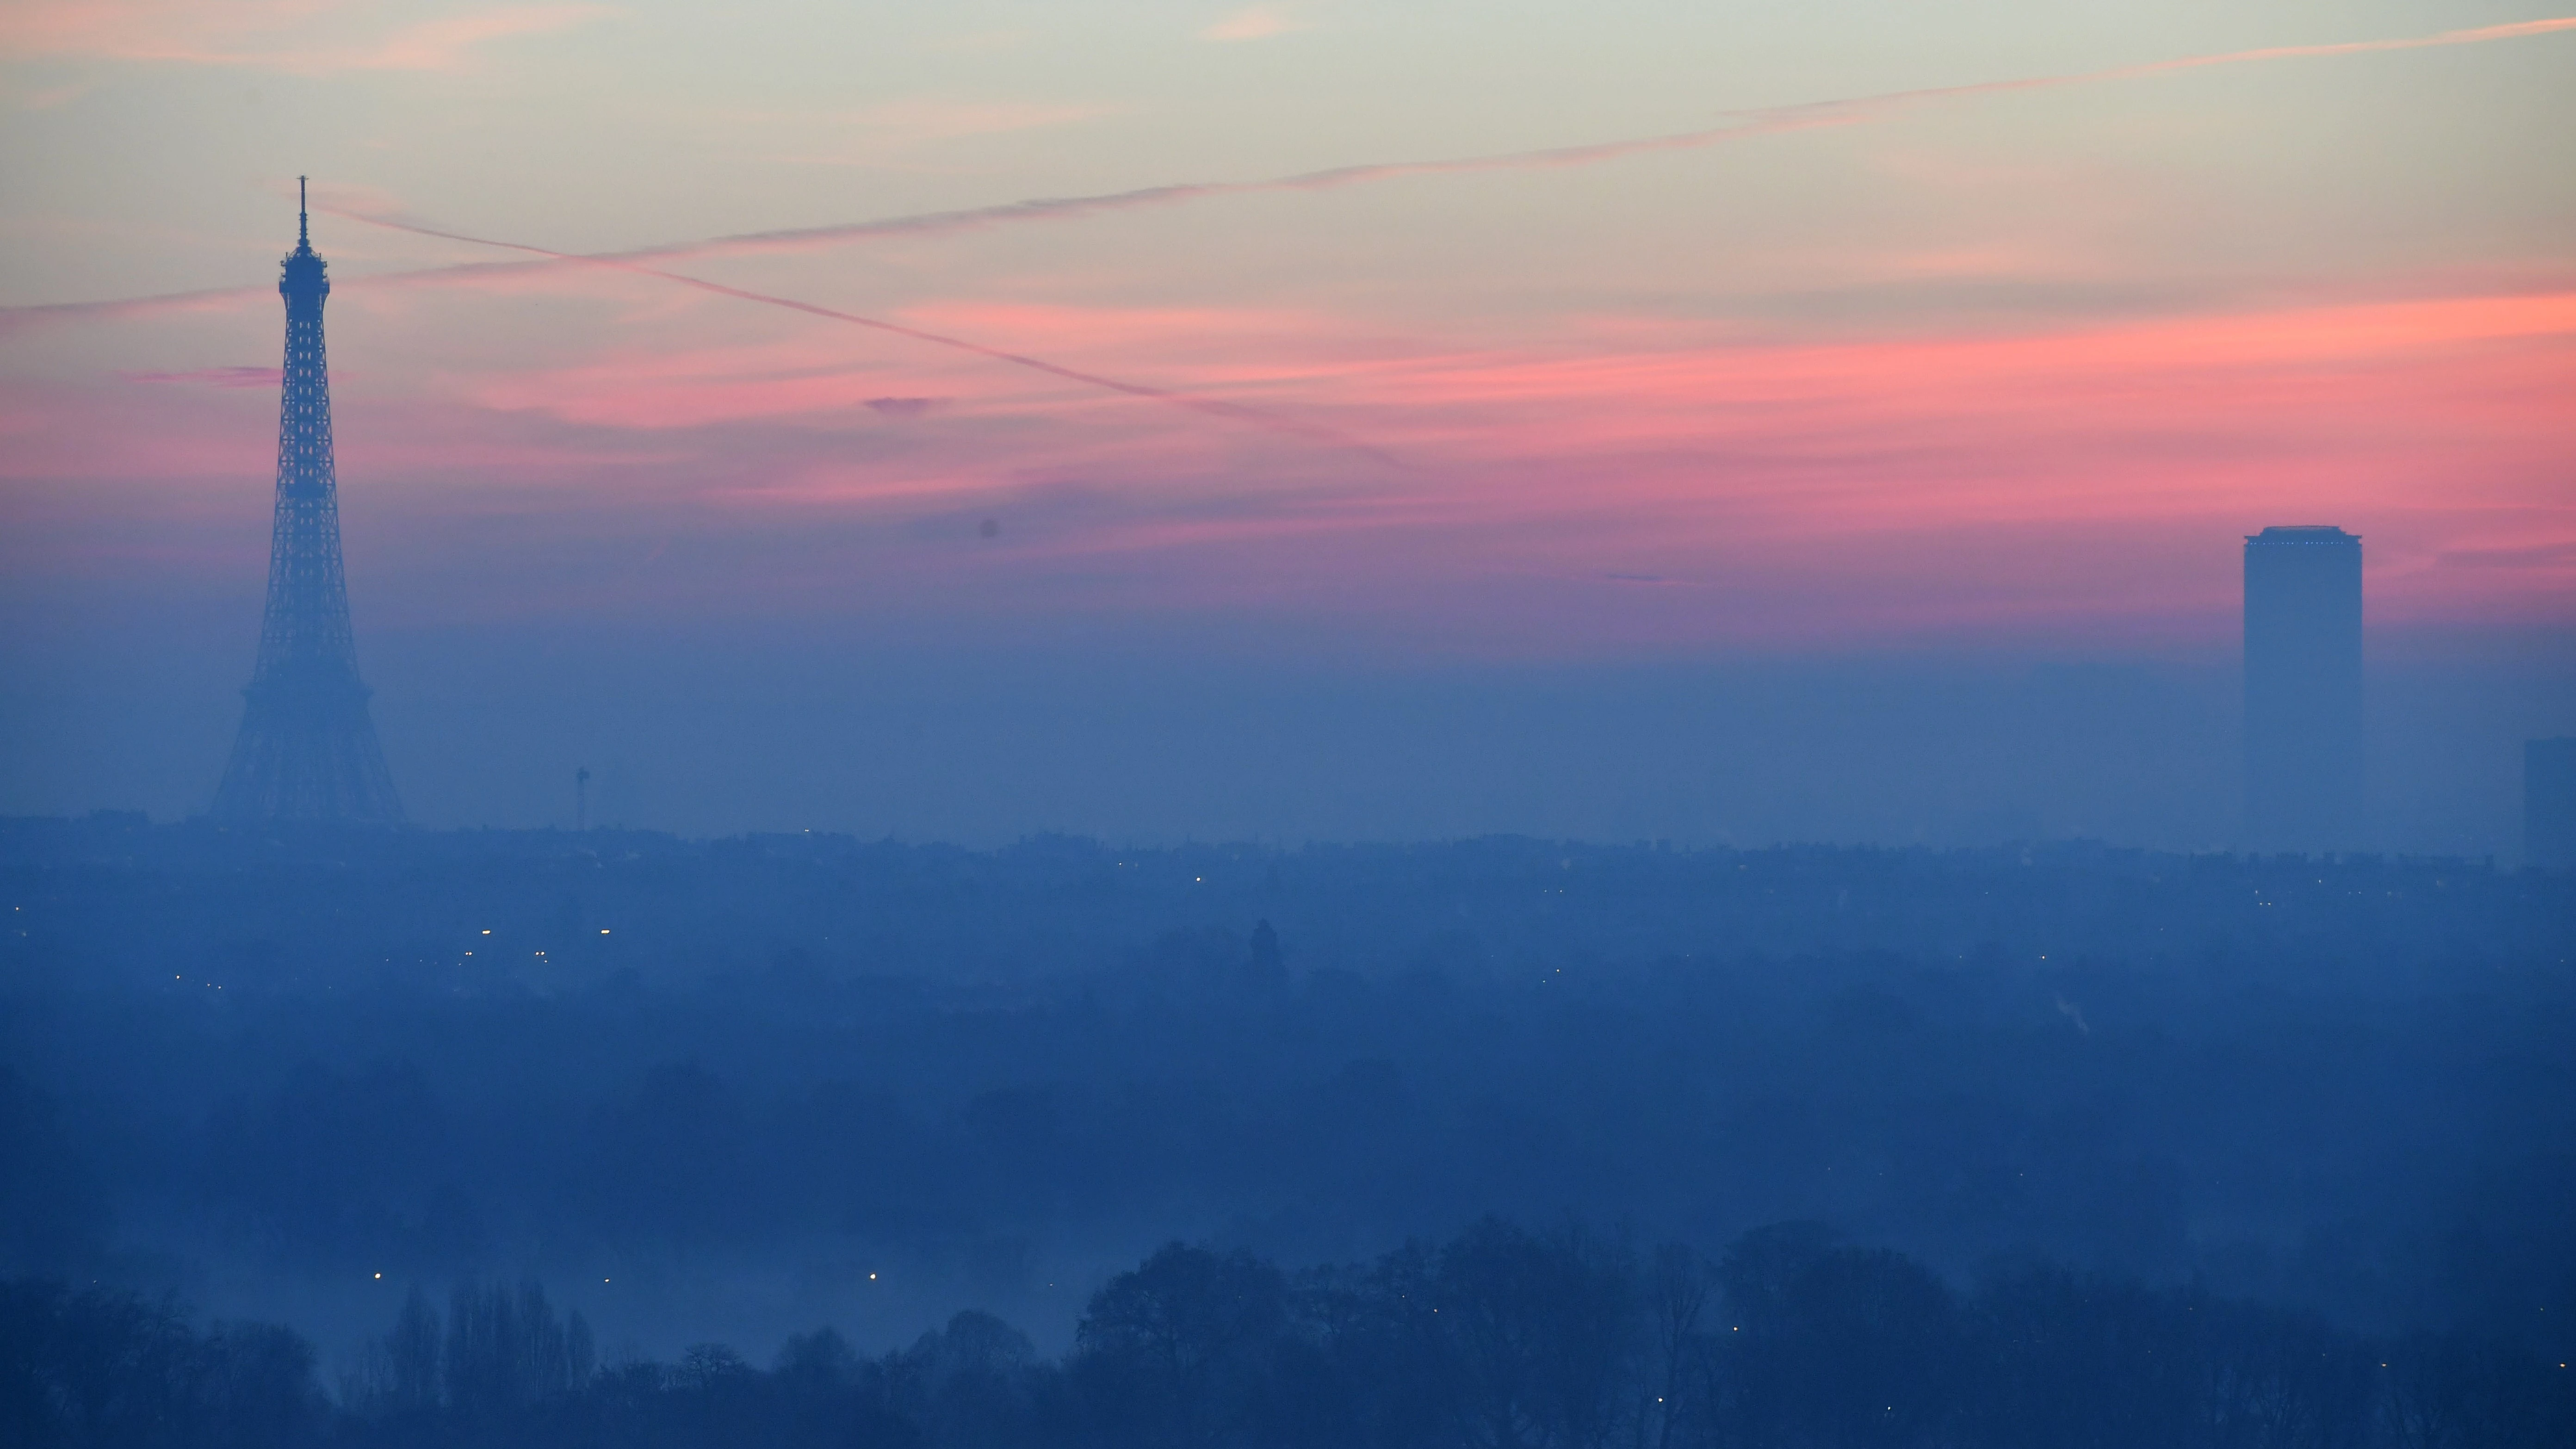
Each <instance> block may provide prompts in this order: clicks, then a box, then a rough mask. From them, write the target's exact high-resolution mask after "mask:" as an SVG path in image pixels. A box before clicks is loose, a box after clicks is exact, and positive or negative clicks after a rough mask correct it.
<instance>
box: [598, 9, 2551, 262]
mask: <svg viewBox="0 0 2576 1449" xmlns="http://www.w3.org/2000/svg"><path fill="white" fill-rule="evenodd" d="M2561 30H2576V16H2565V17H2561V18H2557V19H2551V20H2525V21H2518V22H2516V23H2513V24H2510V25H2486V26H2480V27H2478V28H2476V29H2473V30H2446V31H2443V32H2441V33H2439V34H2436V35H2418V36H2408V37H2403V38H2399V39H2393V40H2353V41H2341V42H2335V43H2331V44H2322V45H2276V46H2267V47H2264V48H2262V49H2259V50H2232V51H2226V52H2222V53H2220V54H2216V55H2195V56H2185V57H2182V58H2180V59H2177V60H2158V61H2147V62H2143V63H2141V64H2137V65H2124V66H2114V67H2112V68H2110V69H2107V70H2091V71H2076V72H2071V73H2068V74H2064V75H2047V76H2024V77H2020V78H2018V79H2014V80H1999V81H1977V82H1972V83H1970V84H1967V85H1955V86H1932V87H1927V88H1924V89H1918V90H1907V91H1886V92H1882V93H1880V94H1876V95H1868V96H1855V97H1849V98H1845V99H1841V100H1827V101H1801V102H1796V103H1793V104H1790V105H1782V106H1762V107H1757V108H1754V109H1750V110H1735V111H1723V112H1720V113H1719V114H1720V115H1721V116H1722V117H1724V120H1723V122H1722V123H1721V124H1719V125H1715V126H1709V127H1704V128H1702V129H1699V130H1693V131H1674V132H1670V133H1667V134H1664V135H1660V136H1638V137H1631V138H1628V139H1624V140H1616V141H1600V142H1594V143H1591V144H1588V145H1580V146H1556V147H1548V148H1545V149H1542V150H1535V151H1502V152H1495V153H1492V154H1489V155H1483V156H1459V157H1449V158H1445V159H1436V160H1428V161H1379V162H1365V163H1362V164H1359V165H1353V166H1335V167H1330V168H1328V169H1325V170H1322V171H1306V172H1300V173H1298V174H1296V175H1292V176H1276V177H1271V178H1268V179H1265V180H1259V181H1199V182H1181V183H1177V184H1173V185H1166V186H1147V187H1140V188H1138V189H1136V190H1132V191H1112V192H1104V193H1101V194H1099V195H1094V196H1064V197H1039V198H1035V199H1031V200H1027V201H1010V202H1004V203H1002V204H1000V205H997V206H981V207H969V208H965V209H963V210H958V211H934V212H924V213H921V214H919V215H914V216H897V217H886V218H882V219H879V220H874V221H859V222H847V223H842V224H837V225H831V226H814V227H795V228H789V229H786V230H779V231H755V232H742V233H738V234H735V235H732V236H720V237H710V238H707V239H706V240H703V241H693V242H672V243H668V244H665V245H662V246H654V247H639V248H636V249H634V250H631V251H623V252H618V253H614V255H616V256H619V257H626V258H632V259H634V260H638V261H677V260H682V259H687V258H695V257H707V256H717V255H723V254H729V253H742V252H763V251H788V250H803V249H806V248H810V247H815V246H829V245H836V244H839V243H842V242H851V241H862V240H866V239H868V238H871V237H881V236H913V235H920V234H923V233H939V232H954V231H969V230H974V229H976V228H980V227H987V226H998V225H1006V224H1008V223H1012V222H1021V221H1059V220H1071V219H1074V218H1079V217H1084V216H1092V215H1097V214H1099V213H1102V212H1109V211H1125V210H1130V209H1133V208H1138V207H1153V206H1170V205H1175V204H1178V203H1181V202H1187V201H1198V200H1203V199H1206V198H1210V197H1219V196H1249V195H1256V194H1259V193H1263V192H1280V191H1329V190H1333V189H1336V188H1339V187H1344V186H1356V185H1360V184H1363V183H1366V182H1372V181H1392V180H1398V179H1401V178H1404V177H1409V176H1443V175H1457V174H1461V173H1468V172H1476V171H1529V170H1541V169H1547V168H1552V167H1564V166H1592V165H1598V164H1600V163H1602V162H1605V161H1616V160H1621V159H1623V158H1626V157H1629V156H1640V155H1646V154H1649V153H1652V152H1657V151H1683V150H1693V149H1696V148H1699V147H1703V146H1713V145H1716V144H1717V143H1719V142H1721V141H1731V140H1739V139H1742V138H1745V137H1748V136H1763V135H1772V134H1775V133H1778V132H1781V131H1792V130H1804V129H1808V128H1810V127H1815V126H1831V125H1848V124H1852V123H1854V122H1857V121H1861V120H1864V119H1867V118H1868V117H1869V116H1870V115H1871V114H1873V113H1875V112H1880V111H1889V110H1896V109H1899V108H1902V107H1906V106H1912V105H1919V104H1922V103H1924V102H1926V101H1938V100H1954V99H1958V98H1962V97H1967V96H1980V95H1997V94H2003V93H2006V92H2010V91H2032V90H2048V89H2054V88H2057V87H2062V86H2075V85H2087V84H2094V83H2098V82H2102V81H2111V80H2128V79H2136V78H2141V77H2145V76H2153V75H2164V74H2167V73H2170V72H2174V71H2184V70H2200V69H2204V68H2206V67H2210V66H2222V65H2244V64H2248V63H2250V62H2254V61H2265V60H2296V59H2310V58H2320V57H2326V56H2339V55H2361V54H2366V53H2370V52H2375V51H2391V50H2424V49H2429V48H2432V47H2437V46H2450V45H2477V44H2482V43H2485V42H2488V41H2497V40H2518V39H2523V38H2526V37H2529V36H2535V35H2547V34H2550V33H2552V32H2555V31H2561Z"/></svg>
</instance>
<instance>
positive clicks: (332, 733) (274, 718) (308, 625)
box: [214, 176, 402, 825]
mask: <svg viewBox="0 0 2576 1449" xmlns="http://www.w3.org/2000/svg"><path fill="white" fill-rule="evenodd" d="M295 189H296V203H295V250H294V251H293V252H292V253H290V254H288V256H287V258H286V261H285V263H284V269H283V274H282V275H281V276H280V277H279V278H278V283H277V292H278V295H279V296H281V297H284V298H285V299H286V368H285V378H284V385H283V387H282V388H281V390H280V396H279V400H278V421H277V513H276V517H275V521H274V523H273V524H272V525H271V527H270V531H269V544H268V609H267V612H266V614H265V615H264V616H263V618H262V620H261V623H260V630H259V662H258V664H257V665H255V666H254V667H253V668H252V670H251V677H250V687H249V688H247V689H245V690H243V691H242V698H243V701H244V703H243V707H242V722H241V733H240V734H238V735H236V736H234V738H233V753H232V759H231V760H230V762H229V763H227V764H226V765H225V766H224V780H223V784H222V785H221V786H219V787H218V788H217V789H216V791H215V809H214V813H215V814H216V815H217V816H218V817H220V818H223V819H226V820H233V821H240V822H253V821H262V820H310V821H338V822H344V823H352V824H375V825H393V824H399V823H400V822H401V820H402V802H401V800H400V799H399V798H397V797H396V796H395V794H394V781H393V775H392V774H391V773H390V772H389V771H387V770H386V768H385V753H384V748H383V746H381V745H380V744H378V743H377V741H376V726H375V721H374V720H373V719H372V718H371V717H370V716H369V715H368V713H367V695H368V693H369V691H368V689H367V686H366V685H365V684H363V683H361V682H360V681H359V679H358V651H357V645H356V643H355V641H354V640H353V639H352V638H351V636H350V632H349V588H348V581H347V580H346V578H344V577H343V575H342V573H341V568H340V484H339V480H338V478H337V476H336V475H335V474H334V472H333V468H332V461H331V378H330V368H329V365H328V363H327V361H326V359H325V357H324V355H323V350H322V303H323V299H325V298H327V297H329V296H330V295H331V279H330V277H329V276H328V274H327V273H326V271H325V268H324V266H323V262H322V258H320V257H319V256H316V255H315V254H314V251H313V238H312V231H311V228H310V224H309V221H308V216H307V212H306V210H305V204H304V178H303V177H301V176H299V177H297V178H295Z"/></svg>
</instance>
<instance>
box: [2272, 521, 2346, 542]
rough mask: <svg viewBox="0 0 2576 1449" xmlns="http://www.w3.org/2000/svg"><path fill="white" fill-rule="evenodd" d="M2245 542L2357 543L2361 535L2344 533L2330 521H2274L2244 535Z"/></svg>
mask: <svg viewBox="0 0 2576 1449" xmlns="http://www.w3.org/2000/svg"><path fill="white" fill-rule="evenodd" d="M2245 541H2246V542H2247V543H2262V544H2279V543H2359V542H2361V535H2360V534H2357V533H2346V532H2344V531H2343V530H2342V529H2340V528H2337V527H2335V526H2334V525H2333V524H2331V523H2288V524H2282V523H2276V524H2274V525H2272V526H2271V527H2270V528H2267V529H2264V530H2263V531H2262V532H2261V533H2249V534H2247V535H2245Z"/></svg>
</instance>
